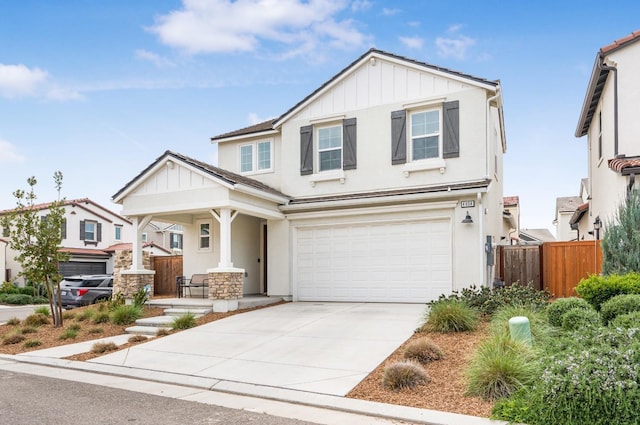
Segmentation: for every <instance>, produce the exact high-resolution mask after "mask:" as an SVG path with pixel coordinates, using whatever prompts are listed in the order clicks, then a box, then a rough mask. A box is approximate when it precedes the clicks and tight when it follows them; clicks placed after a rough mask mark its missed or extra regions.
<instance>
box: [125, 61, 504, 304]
mask: <svg viewBox="0 0 640 425" xmlns="http://www.w3.org/2000/svg"><path fill="white" fill-rule="evenodd" d="M212 141H213V143H215V144H217V146H218V157H219V166H213V165H210V164H206V163H203V162H201V161H198V160H195V159H192V158H189V157H186V156H184V155H181V154H179V153H176V152H171V151H167V152H165V153H164V154H163V155H161V156H160V157H159V158H157V160H156V161H155V162H153V163H152V164H151V165H149V166H148V167H147V168H146V169H145V170H143V171H142V172H141V173H140V174H139V175H138V176H137V177H135V178H134V179H133V180H132V181H130V182H129V183H128V184H127V185H126V186H125V187H123V188H122V189H120V190H119V191H118V192H117V193H116V194H115V195H114V196H113V200H114V202H116V203H119V204H121V205H122V207H123V214H125V215H126V216H127V217H130V218H131V219H132V221H133V223H134V229H137V232H138V237H137V238H135V242H134V253H135V252H136V244H137V245H138V249H139V244H140V237H139V236H140V232H141V229H143V228H144V227H145V226H146V224H148V223H149V222H150V221H151V220H157V221H164V222H170V223H177V224H181V225H182V229H183V238H184V239H183V260H184V265H183V267H184V271H185V275H190V274H193V273H209V276H212V277H213V276H214V275H216V274H217V273H223V274H224V273H231V274H234V273H235V274H236V275H239V276H241V286H242V288H241V293H240V294H239V296H241V295H242V293H244V294H252V293H266V294H268V295H272V296H283V297H285V298H288V299H293V300H294V301H374V302H375V301H379V302H419V303H423V302H426V301H429V300H434V299H436V298H438V296H439V295H440V294H443V293H444V294H449V293H451V291H452V290H458V289H461V288H463V287H468V286H469V285H472V284H476V285H487V284H490V283H491V282H492V281H493V264H494V254H495V249H494V248H495V244H496V242H497V241H500V240H501V239H503V238H508V237H509V235H508V234H503V233H505V231H504V229H505V226H504V225H503V206H502V200H503V193H502V187H503V176H502V173H503V169H502V156H503V153H504V152H505V150H506V141H505V132H504V122H503V113H502V89H501V86H500V83H499V82H498V81H489V80H485V79H482V78H477V77H473V76H471V75H466V74H462V73H459V72H455V71H452V70H449V69H445V68H441V67H437V66H434V65H430V64H427V63H424V62H419V61H415V60H411V59H407V58H404V57H400V56H397V55H394V54H390V53H387V52H384V51H380V50H375V49H372V50H369V51H368V52H366V53H365V54H363V55H362V56H360V57H359V58H357V59H356V60H355V61H354V62H353V63H351V64H350V65H348V66H347V67H346V68H344V69H343V70H342V71H341V72H339V73H338V74H337V75H335V76H334V77H333V78H331V79H330V80H328V81H327V82H325V83H324V84H322V85H321V86H320V87H319V88H318V89H317V90H315V91H314V92H312V93H311V94H309V95H308V96H307V97H305V98H304V99H302V100H300V101H299V102H298V103H297V104H295V105H294V106H292V107H291V108H290V109H289V110H288V111H286V112H285V113H284V114H282V115H281V116H279V117H278V118H276V119H273V120H269V121H266V122H263V123H260V124H257V125H253V126H250V127H247V128H243V129H240V130H236V131H232V132H228V133H225V134H221V135H219V136H215V137H213V138H212ZM138 258H139V257H138ZM140 265H141V263H140V261H139V259H138V260H137V261H134V266H133V267H132V270H131V273H132V274H135V273H136V267H138V268H140ZM137 271H139V272H140V273H141V274H144V273H145V271H144V270H137ZM213 280H215V279H213ZM222 282H223V283H224V282H225V280H224V279H223V280H222ZM210 296H212V292H211V291H210ZM231 308H233V307H231Z"/></svg>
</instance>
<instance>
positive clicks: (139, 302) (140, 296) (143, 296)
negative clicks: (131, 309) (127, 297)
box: [133, 287, 149, 307]
mask: <svg viewBox="0 0 640 425" xmlns="http://www.w3.org/2000/svg"><path fill="white" fill-rule="evenodd" d="M148 299H149V291H148V290H147V289H146V288H145V287H142V288H139V289H138V290H137V291H136V292H135V293H134V294H133V305H135V306H138V307H142V306H144V303H146V302H147V300H148Z"/></svg>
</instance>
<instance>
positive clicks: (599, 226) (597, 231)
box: [593, 216, 602, 240]
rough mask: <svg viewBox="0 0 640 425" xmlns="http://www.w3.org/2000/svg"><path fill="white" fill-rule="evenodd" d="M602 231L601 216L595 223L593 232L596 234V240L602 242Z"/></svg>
mask: <svg viewBox="0 0 640 425" xmlns="http://www.w3.org/2000/svg"><path fill="white" fill-rule="evenodd" d="M600 229H602V222H601V221H600V216H597V217H596V220H595V221H594V222H593V230H594V233H595V234H596V240H600Z"/></svg>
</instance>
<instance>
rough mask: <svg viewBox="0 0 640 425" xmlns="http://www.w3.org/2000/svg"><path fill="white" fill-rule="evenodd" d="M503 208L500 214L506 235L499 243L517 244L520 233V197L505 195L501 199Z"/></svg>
mask: <svg viewBox="0 0 640 425" xmlns="http://www.w3.org/2000/svg"><path fill="white" fill-rule="evenodd" d="M502 206H503V208H504V210H503V212H502V216H503V218H504V222H503V223H504V225H505V229H504V230H503V232H504V233H505V234H506V235H507V236H506V237H505V238H504V239H503V240H502V241H501V243H502V244H504V245H517V244H518V240H519V236H518V235H519V234H520V197H519V196H505V197H504V198H503V199H502Z"/></svg>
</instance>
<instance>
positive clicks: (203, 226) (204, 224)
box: [198, 220, 211, 251]
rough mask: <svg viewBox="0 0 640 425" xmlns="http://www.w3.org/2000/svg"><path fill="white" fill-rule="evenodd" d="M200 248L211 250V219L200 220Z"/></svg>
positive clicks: (201, 249)
mask: <svg viewBox="0 0 640 425" xmlns="http://www.w3.org/2000/svg"><path fill="white" fill-rule="evenodd" d="M198 250H200V251H210V250H211V220H201V221H198Z"/></svg>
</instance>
